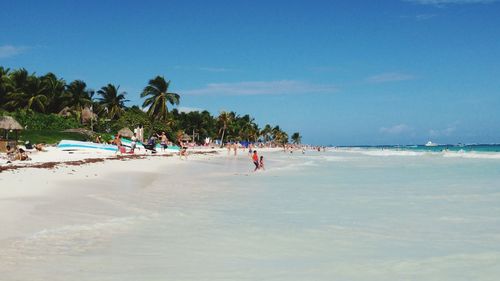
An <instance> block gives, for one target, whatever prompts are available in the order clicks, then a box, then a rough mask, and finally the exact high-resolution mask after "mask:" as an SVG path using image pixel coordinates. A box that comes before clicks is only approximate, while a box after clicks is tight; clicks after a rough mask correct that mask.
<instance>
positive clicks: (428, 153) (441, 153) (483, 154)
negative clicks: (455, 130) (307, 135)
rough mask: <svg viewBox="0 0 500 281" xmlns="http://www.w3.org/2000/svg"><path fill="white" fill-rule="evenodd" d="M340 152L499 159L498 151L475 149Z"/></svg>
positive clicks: (372, 154) (359, 149)
mask: <svg viewBox="0 0 500 281" xmlns="http://www.w3.org/2000/svg"><path fill="white" fill-rule="evenodd" d="M339 151H341V152H348V153H358V154H363V155H368V156H379V157H388V156H432V157H436V156H442V157H450V158H453V157H455V158H470V159H500V153H498V152H477V151H463V150H460V151H436V152H434V151H411V150H390V149H384V150H382V149H362V148H353V149H351V148H350V149H342V150H339Z"/></svg>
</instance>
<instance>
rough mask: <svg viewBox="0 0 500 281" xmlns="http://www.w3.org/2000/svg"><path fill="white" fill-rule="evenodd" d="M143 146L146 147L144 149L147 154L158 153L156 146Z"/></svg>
mask: <svg viewBox="0 0 500 281" xmlns="http://www.w3.org/2000/svg"><path fill="white" fill-rule="evenodd" d="M142 146H144V149H145V150H146V152H147V151H148V150H149V151H151V153H156V144H146V143H144V144H142Z"/></svg>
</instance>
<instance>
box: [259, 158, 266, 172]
mask: <svg viewBox="0 0 500 281" xmlns="http://www.w3.org/2000/svg"><path fill="white" fill-rule="evenodd" d="M259 167H260V168H261V169H262V170H265V169H264V156H261V157H260V162H259Z"/></svg>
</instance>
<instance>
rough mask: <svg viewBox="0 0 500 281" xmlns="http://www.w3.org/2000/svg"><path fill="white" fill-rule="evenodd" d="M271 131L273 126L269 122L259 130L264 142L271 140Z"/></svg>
mask: <svg viewBox="0 0 500 281" xmlns="http://www.w3.org/2000/svg"><path fill="white" fill-rule="evenodd" d="M272 131H273V128H272V127H271V125H269V124H266V125H265V126H264V128H263V129H262V131H260V135H261V136H262V137H263V138H264V142H268V141H270V140H271V134H272Z"/></svg>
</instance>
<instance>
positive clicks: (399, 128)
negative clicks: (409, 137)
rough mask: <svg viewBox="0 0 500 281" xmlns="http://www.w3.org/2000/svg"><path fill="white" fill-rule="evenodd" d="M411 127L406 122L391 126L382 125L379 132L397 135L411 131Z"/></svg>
mask: <svg viewBox="0 0 500 281" xmlns="http://www.w3.org/2000/svg"><path fill="white" fill-rule="evenodd" d="M412 131H413V129H412V128H411V127H409V126H408V125H406V124H398V125H394V126H392V127H382V128H380V129H379V132H380V133H382V134H390V135H399V134H403V133H409V132H412Z"/></svg>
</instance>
